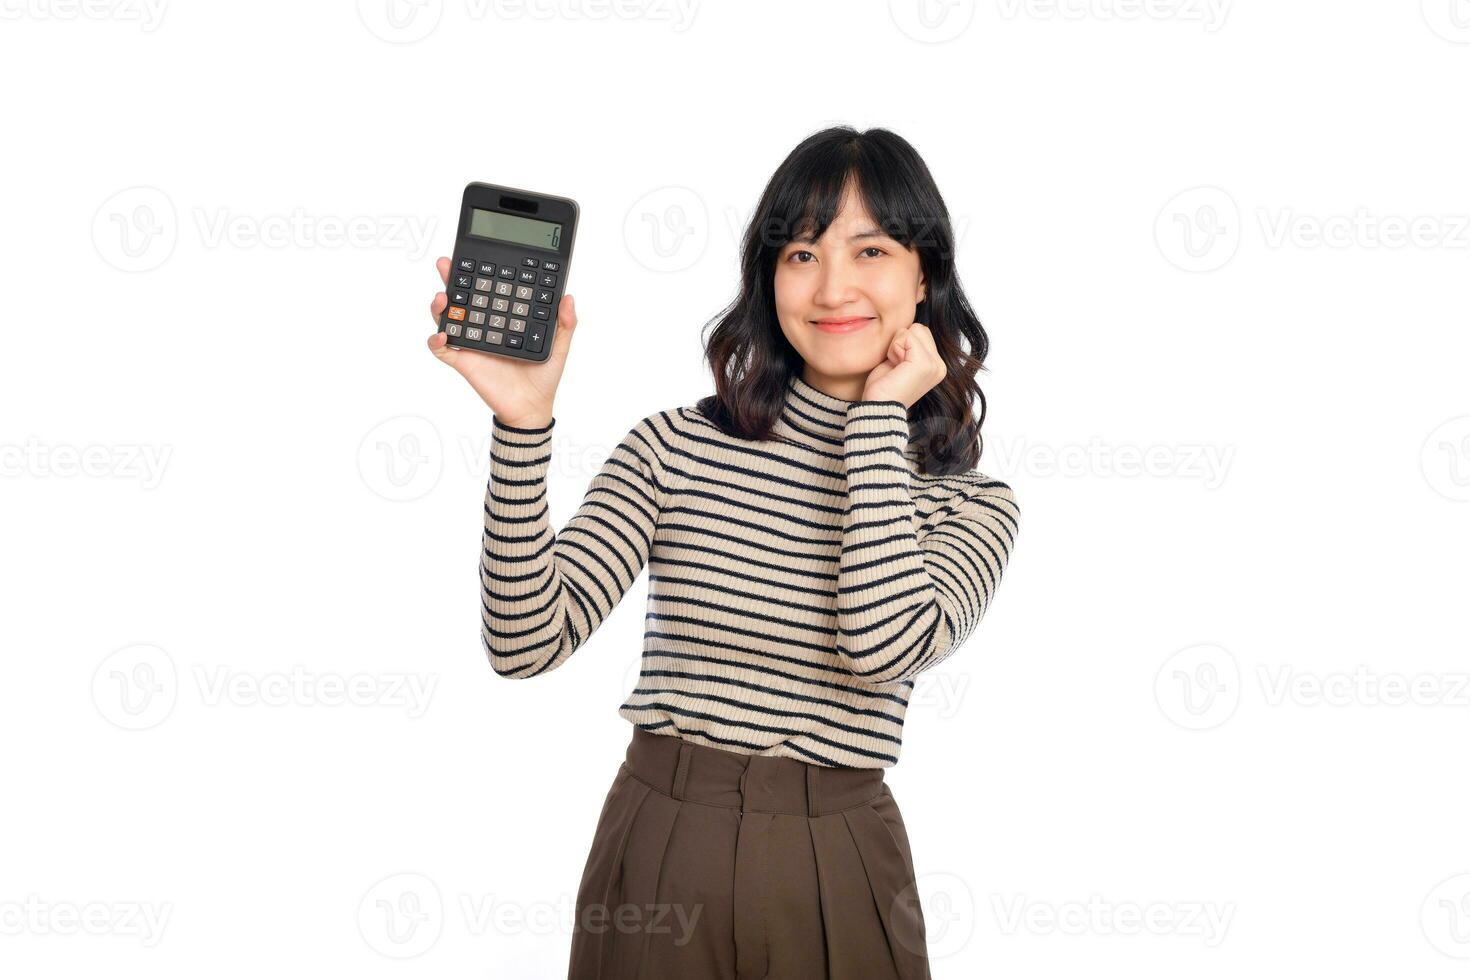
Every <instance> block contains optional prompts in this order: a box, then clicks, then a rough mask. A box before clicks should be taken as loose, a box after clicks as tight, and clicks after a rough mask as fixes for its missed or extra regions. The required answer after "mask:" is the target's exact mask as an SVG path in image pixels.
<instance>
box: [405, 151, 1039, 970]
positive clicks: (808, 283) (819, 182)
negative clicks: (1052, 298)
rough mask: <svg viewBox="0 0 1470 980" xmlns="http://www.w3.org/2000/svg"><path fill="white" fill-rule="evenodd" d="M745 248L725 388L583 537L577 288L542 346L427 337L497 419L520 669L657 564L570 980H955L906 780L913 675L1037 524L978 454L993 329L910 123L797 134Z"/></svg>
mask: <svg viewBox="0 0 1470 980" xmlns="http://www.w3.org/2000/svg"><path fill="white" fill-rule="evenodd" d="M438 264H439V273H440V277H441V278H442V279H444V280H445V281H447V277H448V273H449V260H448V259H443V258H441V259H440V260H439V263H438ZM741 265H742V269H741V280H742V282H741V293H740V296H739V297H738V299H737V300H736V301H735V302H734V303H733V304H732V305H731V306H730V308H729V309H727V310H726V311H725V312H724V313H723V315H722V316H721V317H720V318H719V321H718V323H717V325H716V326H715V329H714V330H713V331H712V332H711V333H710V335H709V337H708V340H707V343H706V355H707V358H708V360H709V363H710V366H711V368H712V369H713V373H714V378H715V394H714V395H711V396H710V397H707V398H705V399H703V400H701V401H700V402H698V403H697V404H696V405H692V406H685V407H677V408H672V409H669V410H666V411H660V412H657V413H655V414H653V415H650V416H648V417H646V418H644V419H642V420H641V421H639V422H638V423H637V424H636V425H634V426H633V428H632V429H631V430H629V432H628V434H627V435H626V436H625V437H624V438H623V440H622V442H621V444H620V445H619V446H617V448H616V449H615V450H614V451H613V453H612V454H611V456H610V457H609V458H608V460H607V462H606V464H605V465H604V466H603V468H602V470H601V472H600V473H599V474H598V475H597V476H596V477H595V478H594V479H593V481H592V483H591V486H590V487H589V489H588V490H587V493H586V496H585V498H584V500H583V502H582V504H581V506H580V508H579V509H578V510H577V512H576V514H574V515H573V516H572V517H571V519H570V520H568V521H567V523H566V524H565V526H563V528H562V529H561V531H560V532H557V533H555V534H554V533H553V532H552V530H551V529H550V527H549V524H548V519H547V509H546V472H547V467H548V464H549V461H550V450H549V446H550V443H551V430H552V428H553V425H554V422H555V420H554V418H553V415H552V401H553V397H554V395H555V392H556V388H557V383H558V381H559V380H560V378H561V373H562V369H563V367H564V365H565V363H566V357H567V351H568V348H569V347H570V344H571V341H572V337H573V333H574V330H575V327H576V323H577V319H576V310H575V307H574V303H573V299H572V297H571V296H567V297H565V298H564V299H563V300H562V305H561V307H560V309H559V311H558V330H557V332H556V336H555V338H554V342H553V344H554V350H553V351H552V354H551V356H550V357H549V358H548V359H547V360H546V361H545V362H544V363H540V364H530V363H522V362H519V361H514V360H511V359H508V358H501V357H495V356H489V355H484V354H480V353H477V352H472V351H464V350H460V351H456V350H451V349H449V348H447V347H445V346H444V340H445V338H444V336H443V335H442V334H438V333H436V334H434V336H432V337H430V339H429V348H430V349H431V350H432V351H433V352H434V354H435V355H436V356H437V357H439V358H440V359H441V360H443V361H444V362H445V363H447V364H449V365H450V366H452V367H453V368H454V369H455V370H457V371H458V372H459V373H460V374H461V375H463V376H464V377H465V378H466V379H467V380H468V381H469V382H470V384H471V385H473V386H474V389H475V391H476V392H478V393H479V394H480V396H481V397H482V398H484V400H485V402H486V404H487V405H489V406H490V408H491V410H492V412H493V417H492V433H493V442H492V450H491V475H490V482H489V487H488V490H487V493H486V498H485V527H484V538H483V542H484V556H483V561H482V565H481V585H482V597H483V600H484V610H483V616H482V624H481V625H482V630H481V635H482V639H483V642H484V645H485V647H486V650H487V653H488V655H489V657H490V660H491V663H492V664H493V666H494V668H495V670H496V672H497V673H499V674H500V675H502V676H504V677H508V678H528V677H536V676H539V675H541V674H544V673H546V672H547V671H550V670H554V669H556V668H557V667H559V666H561V665H562V664H563V663H565V662H566V660H567V658H568V657H570V656H571V655H572V653H573V652H574V651H576V650H577V649H578V648H579V647H580V646H582V645H583V644H585V643H586V642H587V640H588V638H589V637H591V635H592V633H593V632H594V631H596V629H597V627H598V626H599V625H600V624H601V623H602V622H603V621H604V620H605V619H606V617H607V616H608V614H609V613H611V612H612V610H613V608H614V606H616V604H617V603H618V601H619V600H620V599H621V598H622V596H623V594H624V593H625V592H626V591H627V589H628V588H629V587H631V586H632V584H633V581H634V579H635V578H636V577H637V575H638V573H639V572H640V570H641V569H642V568H643V566H644V564H645V563H647V564H648V565H649V588H648V610H647V616H646V621H645V622H646V626H645V632H644V645H643V657H642V669H641V673H640V675H639V679H638V685H637V687H636V688H635V689H634V691H633V692H632V694H631V695H629V697H628V699H627V700H626V701H625V702H624V703H623V704H622V706H621V707H620V708H619V709H618V710H619V714H620V715H622V717H624V718H626V719H627V720H628V721H629V722H631V723H632V724H633V726H634V727H633V732H632V742H631V744H630V745H629V746H628V750H627V755H626V759H625V761H624V762H623V764H622V766H621V767H620V768H619V770H618V773H617V776H616V778H615V779H614V780H613V783H612V787H611V789H610V790H609V792H608V794H607V798H606V800H605V802H604V804H603V807H602V813H601V816H600V817H599V819H598V824H597V829H596V833H595V836H594V840H593V843H592V847H591V850H590V853H589V855H588V858H587V863H586V867H585V870H584V872H583V876H582V881H581V885H580V887H579V889H578V895H577V903H576V904H577V914H576V921H575V924H574V931H573V939H572V950H571V964H570V972H569V976H570V978H571V980H593V978H598V980H622V978H628V980H632V978H635V977H637V978H644V980H650V978H678V980H700V978H730V980H757V978H767V977H769V978H792V980H814V978H822V977H831V978H839V980H880V978H904V980H914V978H921V977H928V976H929V969H928V957H927V953H926V949H925V940H924V922H923V917H922V912H921V909H920V906H919V901H918V898H917V895H916V894H915V889H914V865H913V859H912V856H911V853H910V850H909V844H908V837H907V834H906V832H905V830H904V823H903V818H902V816H901V815H900V813H899V809H898V804H897V803H896V802H895V800H894V797H893V795H892V794H891V793H890V792H889V790H888V788H887V786H886V784H885V783H884V781H883V770H884V769H886V768H888V767H890V766H893V765H894V764H896V763H897V762H898V755H899V745H900V741H901V740H900V734H901V730H902V726H903V719H904V712H905V709H906V708H907V705H908V701H909V696H910V694H911V692H912V690H913V687H914V678H915V677H916V676H917V675H918V674H920V673H921V672H923V671H925V670H928V669H930V668H932V667H934V666H936V665H938V664H940V663H942V662H943V661H944V660H945V659H946V658H948V657H949V656H950V655H952V654H953V653H954V652H955V650H956V649H958V648H959V646H960V645H961V644H962V643H963V642H964V640H965V638H966V637H967V636H968V635H969V634H970V632H971V631H972V630H973V629H974V628H975V626H976V624H977V623H978V622H979V621H980V619H981V617H982V616H983V615H984V613H985V610H986V608H987V607H988V606H989V603H990V600H991V597H992V596H993V595H994V594H995V590H996V587H997V586H998V585H999V583H1000V578H1001V573H1002V571H1003V570H1004V568H1005V565H1006V561H1007V559H1008V558H1009V556H1010V553H1011V549H1012V545H1013V543H1014V541H1015V535H1016V527H1017V517H1018V511H1017V507H1016V501H1015V497H1014V496H1013V494H1012V493H1011V489H1010V487H1008V486H1007V485H1006V484H1004V483H1002V482H1000V481H998V480H993V479H991V478H989V477H987V476H985V475H984V474H983V473H980V472H978V471H977V470H975V469H974V465H975V463H976V461H977V460H978V458H979V455H980V432H979V430H980V424H981V422H983V420H984V398H983V396H982V395H981V394H980V391H979V388H978V386H977V385H976V383H975V374H976V372H977V371H978V370H980V369H981V366H982V362H983V360H984V358H985V353H986V347H987V342H986V336H985V333H984V331H983V330H982V329H981V326H980V323H979V321H978V319H977V318H976V316H975V314H974V312H973V311H972V310H971V308H970V306H969V304H968V302H967V301H966V300H965V297H964V295H963V293H962V292H961V290H960V285H959V282H958V279H957V277H956V275H955V269H954V246H953V235H952V232H951V230H950V224H949V219H948V213H947V210H946V208H945V206H944V203H943V201H942V199H941V198H940V195H939V192H938V189H937V188H936V187H935V186H934V182H933V180H932V178H931V177H930V175H929V171H928V168H927V167H926V166H925V165H924V163H923V161H922V160H921V159H920V158H919V156H918V154H917V153H916V152H915V151H914V149H913V148H912V147H911V146H910V145H909V144H908V143H907V142H905V141H904V140H902V139H901V138H899V137H898V136H896V135H894V134H893V133H891V132H888V131H886V130H882V129H871V130H868V131H866V132H862V133H859V132H857V131H855V130H853V129H850V128H846V127H838V128H833V129H828V130H824V131H822V132H819V133H816V134H815V135H813V136H811V137H809V138H808V139H806V140H805V141H803V142H802V143H801V145H800V146H798V147H797V148H796V149H795V150H794V151H792V153H791V155H790V156H789V157H788V158H787V159H786V160H785V162H783V163H782V164H781V166H780V168H779V169H778V170H777V171H776V173H775V174H774V175H773V177H772V178H771V181H770V183H769V185H768V186H767V187H766V190H765V193H764V195H763V197H762V200H761V202H760V205H759V207H758V209H757V213H756V215H755V217H754V219H753V220H752V222H751V224H750V227H749V229H748V230H747V232H746V235H745V240H744V242H743V248H742V261H741ZM445 302H446V300H445V295H444V293H439V294H438V295H437V296H436V297H435V298H434V300H433V303H432V304H431V306H430V312H431V313H432V314H433V315H434V318H435V323H436V324H437V323H438V317H439V314H440V313H441V312H442V311H443V309H444V306H445ZM967 348H968V349H967ZM977 396H979V397H980V400H981V416H980V420H979V421H977V420H976V419H974V418H973V417H972V415H971V406H972V405H973V403H974V400H975V398H976V397H977Z"/></svg>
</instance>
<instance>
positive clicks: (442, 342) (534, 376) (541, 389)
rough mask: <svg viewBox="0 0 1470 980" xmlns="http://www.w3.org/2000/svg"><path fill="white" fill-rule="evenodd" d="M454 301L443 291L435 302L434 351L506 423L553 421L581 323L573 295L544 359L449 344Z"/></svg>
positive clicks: (443, 277)
mask: <svg viewBox="0 0 1470 980" xmlns="http://www.w3.org/2000/svg"><path fill="white" fill-rule="evenodd" d="M435 264H436V265H437V266H438V268H439V281H440V282H441V283H443V284H444V286H445V288H446V289H447V288H448V287H449V267H450V262H449V259H448V258H447V257H443V256H441V257H440V258H439V260H438V262H437V263H435ZM448 306H449V296H448V294H447V293H444V292H441V293H437V294H435V296H434V299H433V302H431V303H430V304H429V313H430V314H431V315H432V316H433V318H434V331H435V332H434V333H433V334H431V335H430V337H429V350H430V351H431V352H432V353H433V354H434V356H435V357H437V358H439V360H441V361H443V362H444V363H445V364H448V365H449V366H450V367H452V368H454V369H455V370H456V371H458V372H459V373H460V375H461V376H462V377H463V378H464V379H465V380H466V381H468V382H469V383H470V387H471V388H474V389H475V393H476V394H477V395H479V396H480V397H481V398H482V399H484V401H485V404H486V405H489V406H490V410H491V411H492V412H494V413H495V416H496V418H498V419H500V420H501V421H502V422H504V423H505V424H506V425H512V426H516V427H518V428H527V429H538V428H541V427H543V426H546V425H549V424H550V423H551V420H552V410H551V409H552V402H553V400H554V399H555V397H556V388H557V385H559V384H560V383H561V373H562V368H563V367H565V366H566V360H567V351H568V350H569V349H570V347H571V343H572V333H573V332H574V331H575V330H576V326H577V308H576V304H575V303H574V302H573V300H572V297H571V295H570V294H568V295H565V296H563V297H562V298H561V302H560V303H559V304H558V306H557V313H556V332H555V334H554V335H553V337H552V340H551V351H550V353H549V354H548V356H547V358H546V360H544V361H529V360H522V359H517V358H510V357H502V356H499V355H496V354H485V353H481V352H480V351H477V350H468V349H462V348H454V347H450V346H449V337H448V336H447V335H446V334H444V333H443V332H441V331H440V329H439V324H440V318H441V317H442V316H443V314H444V310H445V309H446V308H447V307H448Z"/></svg>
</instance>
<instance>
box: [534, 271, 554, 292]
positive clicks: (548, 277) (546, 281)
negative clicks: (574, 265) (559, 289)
mask: <svg viewBox="0 0 1470 980" xmlns="http://www.w3.org/2000/svg"><path fill="white" fill-rule="evenodd" d="M537 282H539V283H541V285H543V286H545V287H546V288H547V289H550V288H551V287H552V286H555V285H556V276H553V275H552V274H551V273H549V272H543V273H542V274H541V278H540V279H538V280H537Z"/></svg>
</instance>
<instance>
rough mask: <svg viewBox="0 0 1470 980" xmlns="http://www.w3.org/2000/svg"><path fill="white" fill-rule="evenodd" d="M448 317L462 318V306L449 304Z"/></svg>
mask: <svg viewBox="0 0 1470 980" xmlns="http://www.w3.org/2000/svg"><path fill="white" fill-rule="evenodd" d="M449 319H451V320H463V319H464V307H463V306H451V307H450V308H449Z"/></svg>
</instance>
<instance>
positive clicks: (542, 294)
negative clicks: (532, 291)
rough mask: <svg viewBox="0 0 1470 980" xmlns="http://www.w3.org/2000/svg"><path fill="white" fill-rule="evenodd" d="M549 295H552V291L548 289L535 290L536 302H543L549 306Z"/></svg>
mask: <svg viewBox="0 0 1470 980" xmlns="http://www.w3.org/2000/svg"><path fill="white" fill-rule="evenodd" d="M551 296H552V292H551V290H549V289H538V290H536V302H538V303H545V304H546V305H548V306H550V305H551Z"/></svg>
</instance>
